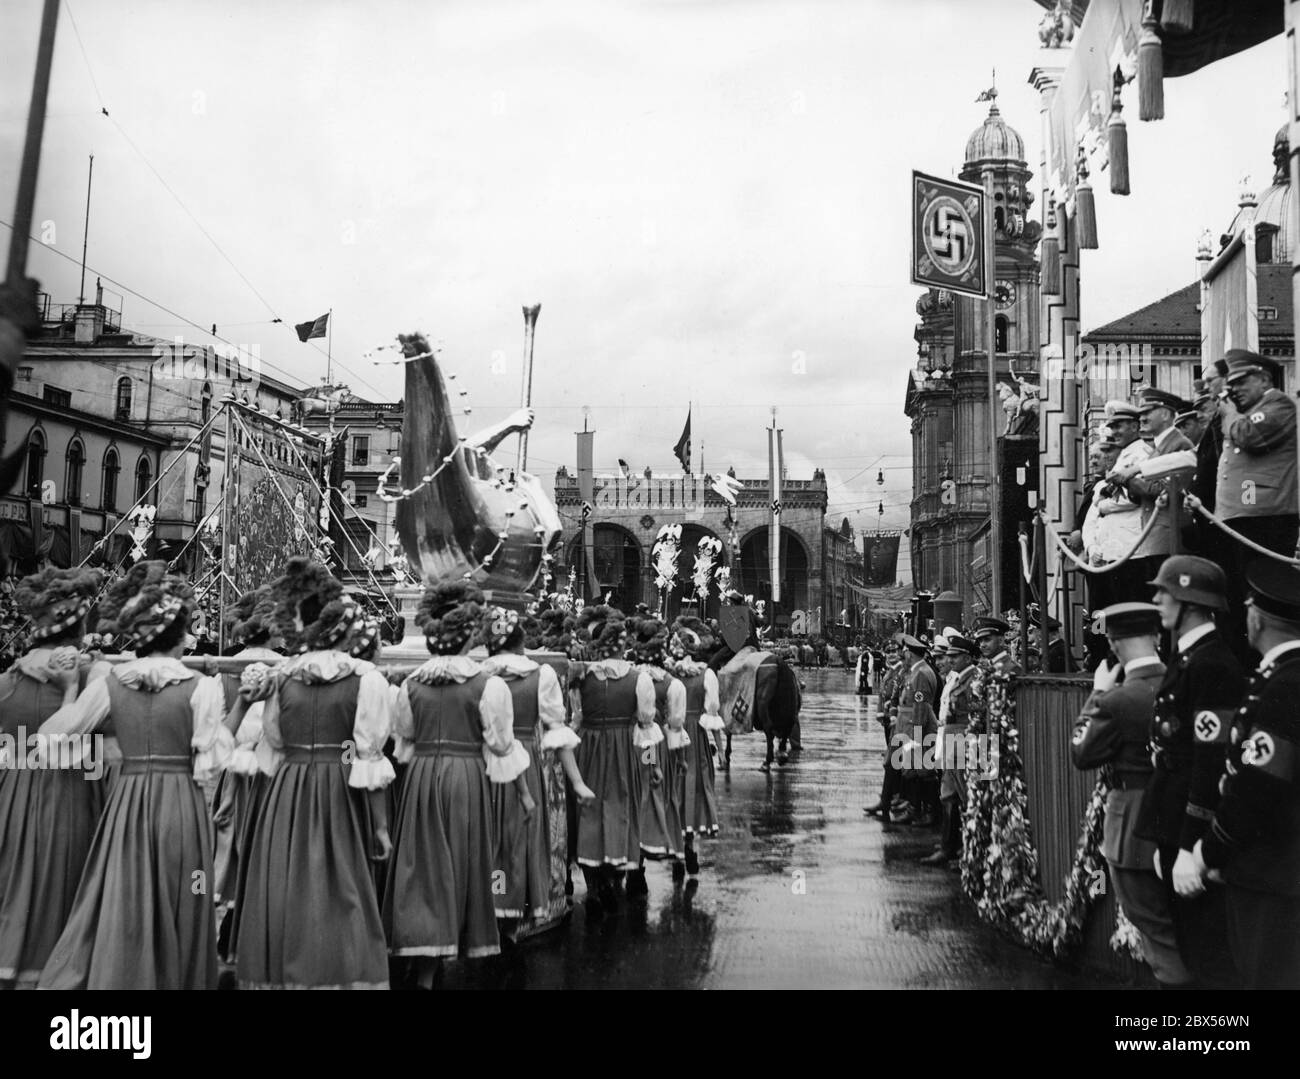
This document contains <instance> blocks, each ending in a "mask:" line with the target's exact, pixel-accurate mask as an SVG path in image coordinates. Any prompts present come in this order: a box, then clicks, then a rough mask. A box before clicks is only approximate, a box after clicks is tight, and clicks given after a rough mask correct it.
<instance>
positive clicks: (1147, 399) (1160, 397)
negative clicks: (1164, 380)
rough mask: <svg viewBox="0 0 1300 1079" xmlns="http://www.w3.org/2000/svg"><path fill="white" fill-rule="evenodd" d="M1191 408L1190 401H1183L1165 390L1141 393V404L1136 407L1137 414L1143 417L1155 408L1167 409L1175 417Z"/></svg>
mask: <svg viewBox="0 0 1300 1079" xmlns="http://www.w3.org/2000/svg"><path fill="white" fill-rule="evenodd" d="M1191 407H1192V404H1191V402H1190V401H1184V400H1183V399H1182V398H1181V397H1179V396H1178V395H1177V394H1174V393H1169V392H1168V391H1167V390H1157V389H1146V390H1143V391H1142V402H1141V404H1139V405H1138V412H1139V413H1142V414H1144V415H1145V414H1146V413H1148V412H1151V411H1152V410H1154V409H1157V408H1167V409H1169V411H1170V412H1172V413H1173V414H1174V415H1175V416H1176V415H1178V413H1180V412H1186V411H1187V410H1188V409H1190V408H1191Z"/></svg>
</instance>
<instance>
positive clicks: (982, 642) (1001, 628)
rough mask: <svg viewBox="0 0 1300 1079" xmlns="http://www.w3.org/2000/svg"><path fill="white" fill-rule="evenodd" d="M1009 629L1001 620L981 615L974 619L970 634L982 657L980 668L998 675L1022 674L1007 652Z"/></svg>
mask: <svg viewBox="0 0 1300 1079" xmlns="http://www.w3.org/2000/svg"><path fill="white" fill-rule="evenodd" d="M1010 632H1011V627H1010V626H1009V625H1008V624H1007V623H1006V622H1004V621H1002V619H1001V618H991V617H989V616H988V615H981V616H980V617H979V618H976V619H975V629H974V632H973V633H972V634H971V636H973V637H974V638H975V642H976V643H977V644H978V645H979V649H980V655H981V656H982V657H983V658H982V660H981V662H980V666H981V667H982V668H985V669H986V670H989V671H995V672H996V673H998V674H1016V675H1019V674H1024V671H1023V670H1021V668H1020V664H1019V663H1017V662H1016V661H1015V658H1014V657H1013V656H1012V655H1011V653H1010V652H1008V651H1007V634H1008V633H1010Z"/></svg>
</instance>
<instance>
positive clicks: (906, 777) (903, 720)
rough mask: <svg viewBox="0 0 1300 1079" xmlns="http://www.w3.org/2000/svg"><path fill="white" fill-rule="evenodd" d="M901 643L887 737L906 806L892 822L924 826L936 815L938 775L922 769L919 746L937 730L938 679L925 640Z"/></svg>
mask: <svg viewBox="0 0 1300 1079" xmlns="http://www.w3.org/2000/svg"><path fill="white" fill-rule="evenodd" d="M902 644H903V647H904V648H905V649H907V651H908V653H909V654H910V655H909V659H908V660H907V661H905V664H904V665H905V666H907V675H906V676H905V679H904V682H903V685H902V688H901V689H900V690H899V694H898V715H897V719H896V720H895V723H894V733H893V735H892V736H891V738H890V752H891V753H893V754H894V755H895V762H894V763H895V766H896V767H897V768H899V769H900V770H901V771H902V772H903V781H902V791H903V794H904V797H906V799H907V801H908V803H909V808H908V809H907V810H905V811H904V814H903V815H902V816H901V817H896V818H895V821H896V822H897V823H900V824H911V825H914V826H915V827H918V828H928V827H930V826H931V825H933V824H934V823H935V819H936V816H937V810H938V804H937V803H938V800H939V799H938V794H939V785H938V783H937V782H935V780H936V779H937V778H938V777H937V776H935V775H933V774H932V773H927V772H925V771H924V770H923V768H922V764H923V760H922V757H923V750H922V747H923V745H924V739H925V736H926V735H927V734H929V735H933V734H935V733H936V732H937V730H938V721H937V719H936V717H935V713H934V706H935V704H936V703H937V700H938V695H939V682H938V679H937V677H936V676H935V672H934V668H933V667H932V666H931V665H930V663H929V662H928V661H927V659H926V655H927V652H928V651H929V650H928V649H927V647H926V645H925V643H924V642H923V641H920V640H918V639H917V638H916V637H912V636H910V635H907V634H904V636H903V638H902Z"/></svg>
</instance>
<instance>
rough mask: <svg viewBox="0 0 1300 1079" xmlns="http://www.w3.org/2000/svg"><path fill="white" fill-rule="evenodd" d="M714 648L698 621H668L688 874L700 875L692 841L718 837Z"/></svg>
mask: <svg viewBox="0 0 1300 1079" xmlns="http://www.w3.org/2000/svg"><path fill="white" fill-rule="evenodd" d="M713 649H714V642H713V634H712V633H710V632H709V627H708V626H707V625H706V624H705V623H704V622H703V621H702V620H701V619H699V618H695V617H692V616H691V615H682V616H681V617H680V618H678V619H677V621H675V622H674V623H673V626H672V634H671V636H670V637H669V639H668V658H667V660H666V661H665V663H664V666H665V667H666V668H667V670H668V671H669V673H670V674H672V675H673V676H674V677H676V678H677V679H678V680H679V681H680V682H681V684H682V685H683V686H684V687H685V689H686V715H685V732H686V737H687V738H688V739H689V740H690V744H689V745H688V746H687V749H686V810H685V816H684V818H683V819H684V823H685V827H686V872H687V873H689V874H690V875H691V876H695V875H696V874H697V873H699V871H700V859H699V854H698V852H697V851H696V849H695V840H696V838H697V837H698V836H715V835H717V834H718V800H717V794H716V791H715V788H714V765H713V754H714V750H715V747H716V751H717V753H718V756H722V755H723V754H724V753H725V752H726V742H725V740H724V738H723V731H724V730H725V729H726V724H725V723H723V721H722V716H721V715H720V714H719V711H720V708H721V691H720V689H719V686H718V676H717V673H716V672H714V671H712V670H710V669H709V666H708V664H707V663H706V662H705V659H704V657H705V656H709V655H712V653H713ZM710 739H712V744H710Z"/></svg>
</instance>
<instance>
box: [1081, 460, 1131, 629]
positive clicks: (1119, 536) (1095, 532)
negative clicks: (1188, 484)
mask: <svg viewBox="0 0 1300 1079" xmlns="http://www.w3.org/2000/svg"><path fill="white" fill-rule="evenodd" d="M1120 448H1121V447H1120V444H1119V443H1118V442H1116V441H1115V440H1114V439H1113V438H1103V439H1101V440H1100V441H1099V442H1097V443H1096V444H1095V445H1094V446H1093V449H1092V452H1091V453H1090V454H1089V462H1090V465H1091V463H1092V462H1093V461H1094V460H1095V466H1093V467H1095V470H1096V477H1097V478H1096V480H1095V481H1094V482H1093V485H1092V488H1091V490H1090V491H1089V494H1088V499H1087V507H1086V509H1083V508H1082V507H1081V512H1082V514H1083V516H1082V521H1081V523H1080V524H1079V525H1078V529H1079V532H1078V539H1077V542H1072V543H1071V546H1072V547H1074V549H1075V550H1076V551H1077V552H1079V553H1081V554H1082V555H1083V557H1084V558H1085V560H1086V561H1087V563H1088V565H1090V566H1102V565H1105V564H1106V563H1108V562H1114V561H1116V560H1117V559H1119V558H1122V557H1124V556H1125V555H1126V554H1128V552H1129V550H1130V549H1131V548H1132V546H1133V543H1132V535H1131V530H1130V529H1129V528H1128V527H1127V526H1128V524H1129V523H1131V520H1132V519H1131V518H1129V517H1126V516H1125V515H1124V513H1125V511H1127V510H1129V509H1131V508H1132V504H1131V503H1130V502H1128V500H1127V499H1125V500H1122V501H1117V500H1116V499H1114V498H1111V499H1107V498H1106V497H1105V493H1104V492H1105V490H1106V487H1105V484H1104V480H1105V476H1106V474H1107V473H1108V472H1110V470H1111V469H1112V468H1114V467H1115V462H1116V461H1117V460H1118V459H1119V451H1120ZM1103 507H1105V508H1106V512H1105V513H1103V512H1102V510H1103ZM1117 512H1118V513H1119V515H1118V516H1116V513H1117ZM1071 538H1072V539H1073V533H1072V534H1071ZM1086 576H1087V586H1088V602H1089V603H1090V604H1091V605H1092V606H1093V607H1094V608H1095V609H1096V608H1101V607H1104V606H1107V605H1108V604H1109V603H1110V601H1111V599H1112V598H1113V597H1114V589H1115V581H1114V573H1113V572H1111V573H1089V574H1087V575H1086Z"/></svg>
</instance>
